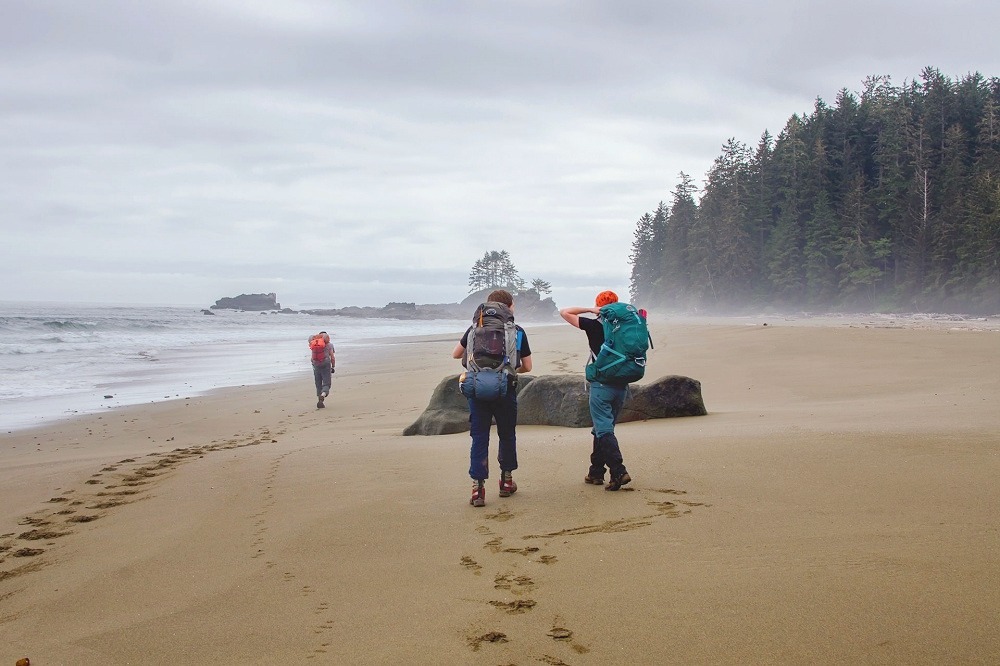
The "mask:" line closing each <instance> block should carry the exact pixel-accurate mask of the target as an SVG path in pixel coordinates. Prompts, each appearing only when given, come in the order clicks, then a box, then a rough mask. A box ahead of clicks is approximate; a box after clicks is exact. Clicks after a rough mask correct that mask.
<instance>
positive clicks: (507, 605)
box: [490, 599, 536, 615]
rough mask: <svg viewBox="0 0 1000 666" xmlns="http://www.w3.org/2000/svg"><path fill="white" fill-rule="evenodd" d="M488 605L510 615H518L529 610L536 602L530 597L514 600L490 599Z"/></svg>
mask: <svg viewBox="0 0 1000 666" xmlns="http://www.w3.org/2000/svg"><path fill="white" fill-rule="evenodd" d="M490 605H491V606H494V607H496V608H499V609H501V610H503V611H506V612H507V613H509V614H511V615H519V614H521V613H527V612H528V611H530V610H531V609H532V608H534V607H535V605H536V603H535V601H534V600H532V599H517V600H515V601H491V602H490Z"/></svg>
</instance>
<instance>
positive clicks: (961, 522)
mask: <svg viewBox="0 0 1000 666" xmlns="http://www.w3.org/2000/svg"><path fill="white" fill-rule="evenodd" d="M765 324H767V325H765ZM527 329H528V333H529V336H530V339H531V345H532V349H533V351H534V356H533V358H534V365H535V369H534V370H535V371H534V374H536V375H541V374H557V373H579V372H581V371H582V367H583V364H584V361H585V355H584V351H585V350H584V336H583V334H582V333H580V332H579V331H577V330H575V329H572V328H570V327H569V326H566V325H556V326H552V327H538V326H534V327H533V326H530V325H529V326H527ZM653 336H654V342H655V344H656V349H655V350H654V352H653V353H652V354H651V362H650V368H649V371H648V372H647V379H646V380H645V381H650V380H652V379H654V378H656V377H659V376H662V375H667V374H679V375H686V376H689V377H693V378H695V379H698V380H700V381H701V382H702V391H703V395H704V399H705V404H706V407H707V408H708V411H709V414H708V416H703V417H689V418H680V419H664V420H657V421H648V422H639V423H628V424H623V425H621V426H619V428H618V436H619V440H620V441H621V445H622V450H623V454H624V455H625V460H626V464H627V465H628V467H629V471H630V473H631V475H632V477H633V479H634V481H633V483H632V484H631V485H630V486H627V487H626V489H624V490H623V491H619V492H617V493H612V492H606V491H604V490H602V489H601V488H600V487H595V486H589V485H586V484H584V483H583V476H584V474H585V473H586V470H587V456H588V454H589V447H590V435H589V432H588V431H587V430H586V429H569V428H556V427H540V426H532V427H525V426H522V427H520V428H519V429H518V454H519V460H520V464H521V468H520V469H519V470H518V471H517V472H516V473H515V479H516V481H517V483H518V486H519V489H518V491H517V493H516V494H514V495H513V496H512V497H509V498H499V497H498V496H497V493H496V478H495V476H496V475H494V478H493V479H492V480H491V481H490V482H489V484H488V486H487V505H486V507H484V508H478V509H477V508H473V507H471V506H469V504H468V491H469V480H468V477H467V473H466V471H467V468H468V444H469V442H468V434H466V433H462V434H455V435H445V436H438V437H403V436H402V435H401V431H402V430H403V428H404V427H406V426H407V425H409V424H410V423H412V422H413V421H414V420H415V419H416V418H417V417H418V416H419V414H420V413H421V412H422V411H423V409H424V407H425V406H426V403H427V400H428V398H429V397H430V393H431V391H432V389H433V388H434V386H435V385H436V384H437V382H438V381H439V380H440V379H441V378H442V377H444V376H445V375H448V374H451V373H454V372H457V365H456V363H457V362H455V361H453V360H452V359H451V358H450V351H451V348H452V347H453V346H454V340H452V339H450V338H446V337H432V338H427V339H423V340H414V341H411V342H407V343H404V344H398V345H393V346H391V347H389V348H388V349H387V350H386V351H385V353H384V354H382V355H380V356H379V357H377V358H375V359H374V360H373V361H372V363H371V364H370V365H369V366H367V367H359V366H354V367H352V368H349V369H348V370H346V371H342V372H341V371H338V373H337V374H336V375H335V378H334V388H333V395H332V396H331V397H330V398H329V399H328V401H327V402H328V407H327V408H326V409H323V410H317V409H316V408H315V399H314V398H313V396H312V378H311V376H310V375H308V374H304V375H303V376H302V377H301V380H300V381H295V382H288V383H282V384H274V385H267V386H261V387H250V388H244V389H233V390H226V391H221V392H217V393H214V394H212V395H209V396H205V397H199V398H191V399H190V400H182V401H173V402H164V403H158V404H155V405H147V406H142V407H134V408H127V409H124V410H116V411H113V412H107V413H104V414H101V415H95V416H84V417H79V418H75V419H72V420H68V421H63V422H59V423H57V424H54V425H51V426H47V427H44V428H40V429H36V430H30V431H21V432H16V433H13V434H3V435H0V469H2V474H3V482H2V483H0V535H2V536H0V549H2V550H0V664H13V663H14V661H16V660H17V659H18V658H20V657H25V656H27V657H30V658H31V660H32V663H33V664H36V665H38V666H44V665H45V664H70V663H101V664H127V663H142V664H160V663H162V664H177V663H195V662H198V663H221V664H274V663H336V664H341V663H362V664H382V663H435V664H469V663H483V664H524V665H527V664H536V663H544V664H591V663H595V664H596V663H638V664H653V663H677V664H694V663H698V664H708V663H711V664H719V663H727V664H738V663H740V664H742V663H788V664H799V663H908V664H916V663H926V664H938V663H996V662H998V661H1000V632H997V630H996V618H997V617H998V616H1000V529H998V528H1000V518H998V515H997V514H998V512H997V507H998V506H1000V486H998V484H997V479H998V478H1000V410H998V409H997V405H998V404H1000V321H998V320H996V319H990V320H967V321H941V320H926V319H921V318H886V317H877V318H827V319H799V320H797V319H788V318H777V317H776V318H774V319H773V320H771V319H766V318H747V319H742V320H737V319H726V320H721V319H720V320H709V319H703V320H698V321H693V320H691V321H680V320H666V321H662V322H654V323H653ZM339 360H343V359H339ZM343 365H344V366H345V367H346V365H347V364H346V363H345V364H343ZM491 454H492V455H495V442H494V445H493V448H492V450H491Z"/></svg>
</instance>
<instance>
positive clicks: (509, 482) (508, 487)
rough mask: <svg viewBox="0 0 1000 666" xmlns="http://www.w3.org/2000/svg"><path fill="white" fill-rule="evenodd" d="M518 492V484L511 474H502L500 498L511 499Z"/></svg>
mask: <svg viewBox="0 0 1000 666" xmlns="http://www.w3.org/2000/svg"><path fill="white" fill-rule="evenodd" d="M516 492H517V484H516V483H514V479H513V477H512V476H511V473H510V472H503V473H501V474H500V497H510V496H511V495H513V494H514V493H516Z"/></svg>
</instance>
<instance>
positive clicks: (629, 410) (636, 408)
mask: <svg viewBox="0 0 1000 666" xmlns="http://www.w3.org/2000/svg"><path fill="white" fill-rule="evenodd" d="M588 395H589V394H588V393H587V386H586V382H585V381H584V379H583V377H581V376H580V375H542V376H540V377H536V376H532V375H522V376H521V377H519V379H518V387H517V423H518V425H551V426H564V427H568V428H589V427H590V426H591V425H592V423H591V420H590V408H589V405H588ZM707 413H708V411H707V410H706V409H705V402H704V400H703V399H702V396H701V382H699V381H698V380H696V379H691V378H690V377H682V376H679V375H668V376H666V377H661V378H660V379H658V380H656V381H654V382H652V383H650V384H633V385H632V386H631V387H630V389H629V396H628V398H627V399H626V401H625V406H624V407H623V408H622V412H621V414H620V415H619V418H618V422H619V423H625V422H627V421H644V420H647V419H663V418H672V417H678V416H704V415H705V414H707ZM468 430H469V405H468V401H467V400H466V399H465V396H463V395H462V393H461V392H460V391H459V390H458V375H451V376H449V377H445V378H444V379H442V380H441V381H440V382H439V383H438V385H437V387H436V388H435V389H434V392H433V393H432V394H431V400H430V403H429V404H428V405H427V408H426V409H425V410H424V412H423V414H421V415H420V418H418V419H417V420H416V421H415V422H414V423H413V424H411V425H410V426H409V427H408V428H406V429H405V430H404V431H403V434H404V435H448V434H452V433H457V432H467V431H468Z"/></svg>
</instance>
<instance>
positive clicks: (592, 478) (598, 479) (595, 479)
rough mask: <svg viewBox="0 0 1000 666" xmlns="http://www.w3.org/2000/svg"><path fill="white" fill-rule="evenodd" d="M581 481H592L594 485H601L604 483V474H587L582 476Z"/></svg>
mask: <svg viewBox="0 0 1000 666" xmlns="http://www.w3.org/2000/svg"><path fill="white" fill-rule="evenodd" d="M583 482H584V483H592V484H594V485H595V486H603V485H604V475H603V474H602V475H601V476H591V475H590V474H588V475H587V476H585V477H583Z"/></svg>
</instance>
